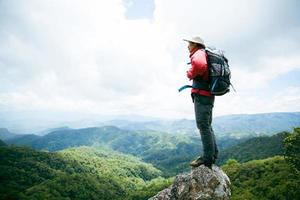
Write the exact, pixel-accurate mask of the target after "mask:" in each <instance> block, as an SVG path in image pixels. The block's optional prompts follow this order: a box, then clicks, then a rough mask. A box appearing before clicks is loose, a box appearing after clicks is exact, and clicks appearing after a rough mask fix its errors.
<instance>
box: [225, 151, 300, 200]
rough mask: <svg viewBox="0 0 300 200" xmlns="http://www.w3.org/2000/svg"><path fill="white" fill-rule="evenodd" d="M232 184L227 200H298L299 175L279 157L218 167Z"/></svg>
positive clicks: (231, 162) (299, 194)
mask: <svg viewBox="0 0 300 200" xmlns="http://www.w3.org/2000/svg"><path fill="white" fill-rule="evenodd" d="M222 169H223V170H224V171H225V173H226V174H227V175H228V176H229V178H230V180H231V184H232V197H231V200H252V199H255V200H266V199H274V200H275V199H276V200H287V199H291V200H296V199H299V197H300V173H299V171H296V170H295V169H294V168H293V167H291V165H290V164H289V163H288V162H287V161H286V160H285V159H284V158H283V157H280V156H276V157H272V158H268V159H264V160H253V161H249V162H246V163H242V164H240V163H238V162H237V161H236V160H229V161H228V162H227V164H226V165H224V166H223V167H222Z"/></svg>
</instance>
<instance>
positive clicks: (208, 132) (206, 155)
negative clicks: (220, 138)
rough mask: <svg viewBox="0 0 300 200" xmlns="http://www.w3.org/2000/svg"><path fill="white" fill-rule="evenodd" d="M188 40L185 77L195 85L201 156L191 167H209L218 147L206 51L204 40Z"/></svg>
mask: <svg viewBox="0 0 300 200" xmlns="http://www.w3.org/2000/svg"><path fill="white" fill-rule="evenodd" d="M184 41H187V42H188V50H189V52H190V59H191V62H190V64H191V68H190V69H189V70H188V71H187V77H188V78H189V79H190V80H193V85H197V88H201V89H196V88H192V91H191V93H192V99H193V102H194V109H195V117H196V123H197V128H198V129H199V131H200V135H201V140H202V145H203V156H200V157H198V158H197V159H196V160H194V161H192V162H191V163H190V165H191V166H192V167H198V166H200V165H203V164H204V165H205V166H207V167H209V168H211V166H212V164H214V163H215V162H216V159H217V156H218V148H217V144H216V140H215V135H214V132H213V129H212V126H211V123H212V110H213V106H214V101H215V97H214V95H212V94H211V93H210V91H209V88H208V85H209V82H208V81H209V80H208V79H209V69H208V62H207V53H206V52H205V44H204V41H203V40H202V39H201V38H200V37H192V38H190V39H184Z"/></svg>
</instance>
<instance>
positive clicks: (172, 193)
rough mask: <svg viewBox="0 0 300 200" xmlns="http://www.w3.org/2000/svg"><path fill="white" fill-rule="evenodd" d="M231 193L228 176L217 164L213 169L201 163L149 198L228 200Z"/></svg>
mask: <svg viewBox="0 0 300 200" xmlns="http://www.w3.org/2000/svg"><path fill="white" fill-rule="evenodd" d="M230 195H231V190H230V180H229V178H228V176H227V175H226V174H225V173H224V172H223V171H222V170H221V169H220V168H219V167H218V166H216V165H213V167H212V169H209V168H208V167H205V166H204V165H201V166H199V167H197V168H194V169H192V171H191V172H189V173H183V174H179V175H177V176H176V178H175V180H174V182H173V184H172V185H171V186H170V187H169V188H167V189H164V190H163V191H161V192H159V193H158V194H157V195H155V196H154V197H152V198H150V199H149V200H208V199H209V200H221V199H222V200H227V199H230Z"/></svg>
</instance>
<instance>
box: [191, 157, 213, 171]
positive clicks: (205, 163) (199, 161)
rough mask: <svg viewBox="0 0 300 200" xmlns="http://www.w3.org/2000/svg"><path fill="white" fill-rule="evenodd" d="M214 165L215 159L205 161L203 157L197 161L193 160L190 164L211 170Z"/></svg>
mask: <svg viewBox="0 0 300 200" xmlns="http://www.w3.org/2000/svg"><path fill="white" fill-rule="evenodd" d="M213 164H215V159H213V160H212V161H204V159H203V157H198V158H197V159H196V160H193V161H192V162H191V163H190V166H191V167H199V166H200V165H205V166H206V167H208V168H210V169H211V167H212V165H213Z"/></svg>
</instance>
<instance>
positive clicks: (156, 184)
mask: <svg viewBox="0 0 300 200" xmlns="http://www.w3.org/2000/svg"><path fill="white" fill-rule="evenodd" d="M160 175H161V172H160V171H159V170H157V169H155V168H154V167H153V166H151V165H150V164H146V163H144V162H142V161H140V160H139V159H138V158H134V157H133V156H127V155H123V154H120V153H117V152H114V151H111V150H108V149H94V148H90V147H81V148H74V149H67V150H65V151H62V152H56V153H48V152H39V151H35V150H33V149H30V148H23V147H8V146H7V147H0V185H1V186H0V199H30V200H34V199H100V200H101V199H107V200H108V199H116V200H118V199H122V200H123V199H146V198H149V197H151V196H153V195H154V194H156V193H157V192H158V191H159V190H161V189H163V188H165V187H168V185H170V180H167V179H164V178H161V177H160ZM133 197H134V198H133Z"/></svg>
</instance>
